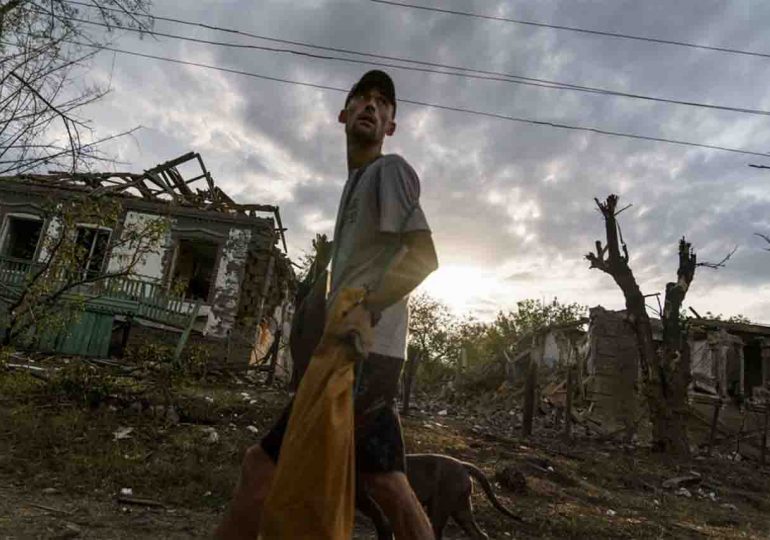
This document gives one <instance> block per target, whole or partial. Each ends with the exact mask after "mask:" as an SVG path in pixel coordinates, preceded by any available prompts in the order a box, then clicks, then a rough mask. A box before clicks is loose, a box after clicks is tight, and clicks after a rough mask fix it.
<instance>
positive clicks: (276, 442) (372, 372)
mask: <svg viewBox="0 0 770 540" xmlns="http://www.w3.org/2000/svg"><path fill="white" fill-rule="evenodd" d="M403 363H404V361H403V360H402V359H400V358H393V357H390V356H382V355H379V354H370V355H369V357H368V358H366V359H365V360H363V361H362V362H360V363H359V364H357V365H356V384H357V392H356V394H355V396H354V402H353V403H354V409H355V440H356V469H357V470H358V471H360V472H363V473H381V472H391V471H400V472H405V470H406V468H405V457H404V438H403V435H402V433H401V421H400V420H399V418H398V412H397V411H396V395H397V393H398V381H399V378H400V375H401V368H402V366H403ZM291 406H292V403H291V402H290V403H289V405H288V406H287V407H286V408H285V409H284V411H283V413H281V416H280V417H279V418H278V421H277V422H276V423H275V424H274V425H273V428H272V429H271V430H270V432H269V433H268V434H267V435H265V437H264V438H263V439H262V443H261V445H262V449H263V450H264V451H265V452H266V453H267V455H268V456H270V458H271V459H272V460H273V461H274V462H276V463H277V462H278V456H279V454H280V452H281V443H282V442H283V435H284V433H285V432H286V426H287V425H288V422H289V413H290V412H291Z"/></svg>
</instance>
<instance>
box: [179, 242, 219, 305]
mask: <svg viewBox="0 0 770 540" xmlns="http://www.w3.org/2000/svg"><path fill="white" fill-rule="evenodd" d="M218 248H219V246H218V245H217V244H216V243H214V242H206V241H203V240H190V239H181V240H179V244H178V245H177V250H176V260H175V262H174V272H173V274H172V276H173V277H172V283H173V284H180V285H181V286H182V291H183V295H184V297H185V298H190V299H192V300H201V301H203V302H208V299H209V295H210V294H211V288H212V283H213V281H214V267H215V266H216V261H217V253H218V251H219V249H218Z"/></svg>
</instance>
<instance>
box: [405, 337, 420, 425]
mask: <svg viewBox="0 0 770 540" xmlns="http://www.w3.org/2000/svg"><path fill="white" fill-rule="evenodd" d="M407 356H408V357H409V359H408V361H407V363H406V373H405V375H406V376H405V377H404V400H403V401H402V402H401V414H403V415H405V416H406V415H408V414H409V405H410V401H411V397H412V387H413V385H414V378H415V376H416V375H417V367H418V365H419V363H420V357H421V353H420V351H419V350H415V349H409V350H408V354H407Z"/></svg>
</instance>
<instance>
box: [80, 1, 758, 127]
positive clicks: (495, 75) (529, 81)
mask: <svg viewBox="0 0 770 540" xmlns="http://www.w3.org/2000/svg"><path fill="white" fill-rule="evenodd" d="M67 1H68V3H70V4H77V5H83V6H90V5H89V4H85V3H82V2H78V1H76V0H67ZM90 7H93V6H90ZM104 9H108V10H109V9H113V10H115V11H119V10H116V9H114V8H104ZM156 18H157V19H158V20H164V21H167V22H173V23H177V24H183V25H189V26H200V27H203V28H206V29H209V30H216V31H222V32H229V33H236V34H242V35H245V36H247V37H251V38H256V39H263V40H266V41H272V42H277V43H284V44H290V45H296V46H301V47H308V48H314V49H320V50H327V51H332V52H342V53H345V54H355V55H359V56H367V57H371V58H380V59H385V60H394V61H398V62H408V63H413V64H418V65H425V66H431V67H438V68H443V69H454V70H457V71H466V72H469V73H479V74H483V75H490V76H484V77H481V76H478V75H468V74H465V73H451V72H447V71H440V70H434V69H424V68H416V67H413V66H400V65H395V64H387V63H382V62H373V61H371V60H367V61H363V60H355V59H352V58H341V57H338V56H328V55H320V54H314V53H309V52H304V51H297V50H293V49H276V48H273V47H266V46H261V45H250V44H243V43H230V42H222V41H212V40H207V39H201V38H193V37H188V36H180V35H177V34H169V33H166V32H158V31H155V30H141V29H137V28H131V27H127V26H119V25H116V24H106V23H101V22H97V21H89V20H86V19H76V18H71V20H73V21H75V22H81V23H86V24H92V25H96V26H103V27H107V28H118V29H121V30H128V31H131V32H138V33H143V34H149V35H154V36H160V37H166V38H171V39H178V40H182V41H190V42H194V43H203V44H208V45H215V46H219V47H231V48H239V49H255V50H262V51H267V52H274V53H288V54H294V55H298V56H305V57H310V58H316V59H321V60H332V61H340V62H347V63H353V64H366V65H374V66H380V67H387V68H394V69H403V70H407V71H417V72H423V73H437V74H441V75H450V76H453V77H463V78H470V79H480V80H487V81H497V82H506V83H513V84H522V85H527V86H536V87H540V88H548V89H552V90H570V91H575V92H587V93H593V94H603V95H610V96H617V97H625V98H631V99H641V100H645V101H655V102H660V103H669V104H674V105H684V106H688V107H700V108H705V109H712V110H721V111H730V112H737V113H744V114H756V115H762V116H770V111H767V110H763V109H752V108H745V107H733V106H728V105H715V104H710V103H701V102H697V101H686V100H678V99H669V98H662V97H656V96H648V95H643V94H634V93H630V92H620V91H616V90H608V89H605V88H596V87H590V86H581V85H576V84H571V83H564V82H559V81H551V80H547V79H537V78H533V77H524V76H521V75H514V74H508V73H501V72H497V71H485V70H476V69H470V68H464V67H458V66H452V65H447V64H439V63H435V62H423V61H419V60H412V59H409V58H399V57H395V56H385V55H379V54H373V53H363V52H360V51H353V50H349V49H339V48H334V47H324V46H322V45H315V44H312V43H303V42H299V41H289V40H284V39H277V38H269V37H266V36H261V35H257V34H250V33H245V32H241V31H240V30H233V29H229V28H220V27H216V26H211V25H208V24H204V23H196V22H190V21H183V20H181V19H172V18H169V17H156ZM512 79H513V80H512Z"/></svg>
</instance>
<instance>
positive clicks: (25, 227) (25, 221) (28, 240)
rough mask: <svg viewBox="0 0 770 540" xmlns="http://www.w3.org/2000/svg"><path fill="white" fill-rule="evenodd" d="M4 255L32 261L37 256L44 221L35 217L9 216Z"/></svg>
mask: <svg viewBox="0 0 770 540" xmlns="http://www.w3.org/2000/svg"><path fill="white" fill-rule="evenodd" d="M6 223H7V224H6V233H5V242H4V243H3V255H4V256H5V257H11V258H13V259H23V260H25V261H31V260H32V259H33V258H34V257H35V252H36V251H37V245H38V243H39V242H40V233H41V232H42V230H43V221H42V220H40V219H35V218H25V217H18V216H9V217H8V221H7V222H6Z"/></svg>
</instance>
